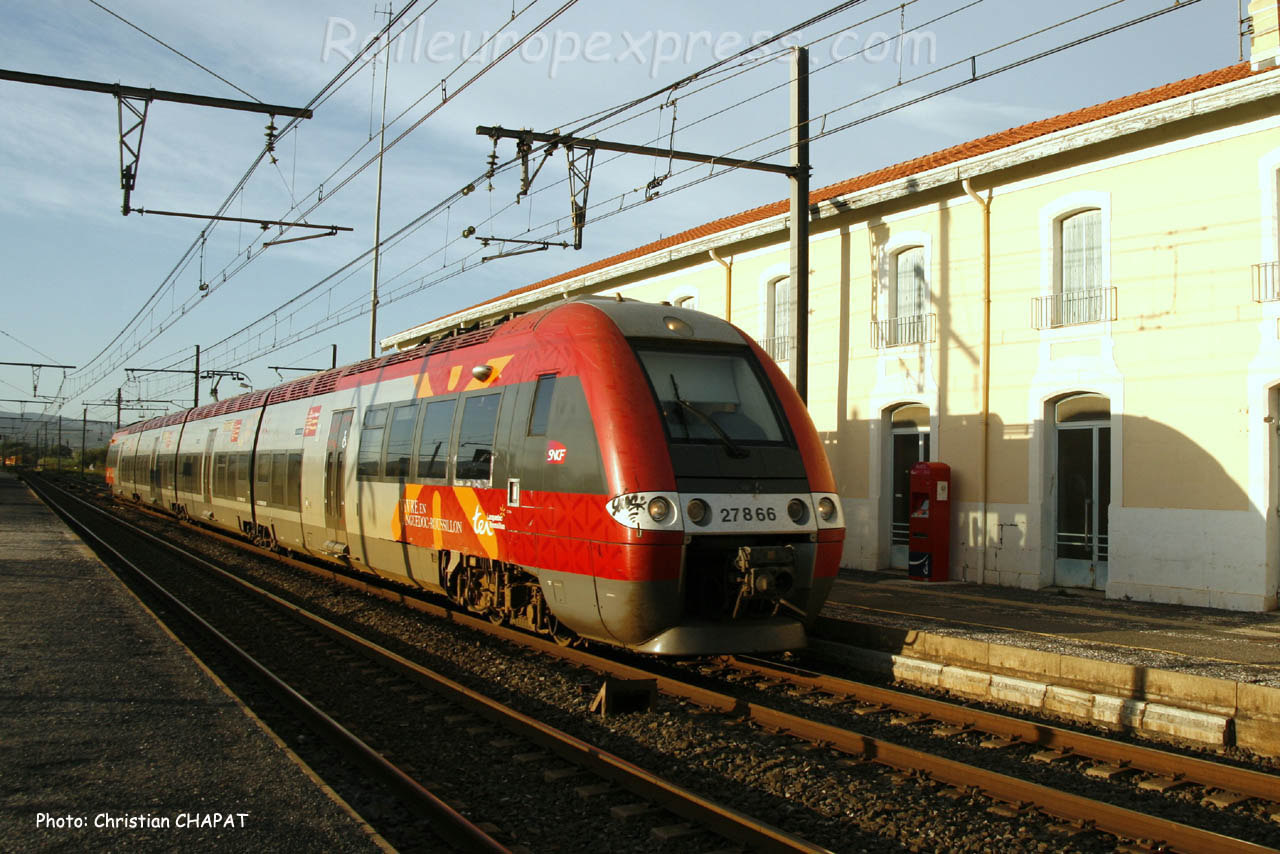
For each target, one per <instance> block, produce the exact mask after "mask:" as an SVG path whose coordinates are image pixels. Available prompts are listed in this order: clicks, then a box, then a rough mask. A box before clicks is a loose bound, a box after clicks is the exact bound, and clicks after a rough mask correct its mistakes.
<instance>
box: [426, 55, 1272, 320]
mask: <svg viewBox="0 0 1280 854" xmlns="http://www.w3.org/2000/svg"><path fill="white" fill-rule="evenodd" d="M1269 70H1274V69H1269ZM1264 73H1266V72H1265V71H1258V72H1255V71H1251V70H1250V69H1249V63H1247V62H1244V63H1240V64H1238V65H1231V66H1228V67H1226V68H1220V69H1218V70H1216V71H1210V72H1207V73H1205V74H1199V75H1197V76H1195V77H1188V78H1187V79H1186V80H1179V81H1177V82H1175V83H1168V84H1165V85H1163V86H1157V87H1155V88H1153V89H1147V90H1145V91H1143V92H1138V93H1135V94H1133V95H1126V96H1125V97H1123V98H1116V99H1114V100H1111V101H1106V102H1104V103H1101V104H1096V105H1094V106H1092V107H1085V108H1084V109H1080V110H1075V111H1073V112H1070V113H1063V114H1061V115H1058V116H1052V117H1050V118H1047V119H1040V120H1039V121H1034V122H1030V123H1028V124H1025V125H1019V126H1018V127H1014V128H1010V129H1008V130H1004V131H1000V132H999V133H993V134H990V135H989V136H984V137H981V138H979V139H974V140H970V141H969V142H964V143H961V144H959V145H953V146H951V147H950V148H944V149H942V150H941V151H935V152H934V153H932V154H926V155H924V156H923V157H917V158H914V159H912V160H906V161H903V162H902V163H898V164H895V165H893V166H886V167H884V168H882V169H877V170H875V171H872V172H867V173H865V174H863V175H858V176H857V177H854V178H848V179H846V180H844V181H840V182H839V183H836V184H830V185H828V186H826V187H820V188H818V189H816V190H814V191H812V192H811V193H810V194H809V203H810V204H811V205H813V204H818V203H820V202H825V201H829V200H831V199H834V198H837V197H839V196H843V195H845V194H847V193H852V192H856V191H858V190H865V189H867V188H869V187H874V186H877V185H879V184H887V183H889V182H890V181H897V180H900V179H902V178H906V177H908V176H911V175H916V174H919V173H921V172H927V171H929V170H931V169H936V168H938V167H939V166H946V165H948V164H951V163H957V162H959V161H961V160H967V159H969V158H971V157H977V156H980V155H983V154H989V153H991V152H993V151H997V150H999V149H1002V148H1009V147H1010V146H1013V145H1017V144H1018V143H1021V142H1026V141H1027V140H1030V139H1035V138H1037V137H1041V136H1046V135H1048V134H1051V133H1056V132H1057V131H1061V130H1066V129H1068V128H1073V127H1078V126H1079V125H1083V124H1088V123H1089V122H1093V121H1097V120H1099V119H1105V118H1108V117H1110V116H1114V115H1117V114H1119V113H1124V112H1128V111H1129V110H1136V109H1138V108H1140V107H1147V106H1150V105H1152V104H1158V103H1160V102H1162V101H1169V100H1172V99H1174V98H1178V97H1180V96H1182V95H1189V94H1191V93H1193V92H1199V91H1202V90H1204V89H1212V88H1213V87H1215V86H1222V85H1225V84H1227V83H1234V82H1235V81H1237V80H1243V79H1244V78H1246V77H1251V76H1253V75H1255V74H1264ZM789 205H790V201H789V200H787V199H783V200H781V201H777V202H772V203H770V204H767V205H762V206H760V207H758V208H752V209H750V210H746V211H742V212H741V213H736V214H732V215H730V216H726V217H721V218H720V219H717V220H712V221H711V222H708V223H704V224H702V225H698V226H694V227H693V228H690V229H687V230H685V231H681V232H679V233H677V234H672V235H670V236H669V237H664V238H662V239H660V240H655V241H653V242H652V243H646V244H645V245H643V246H637V247H636V248H634V249H629V250H627V251H626V252H621V253H619V254H617V255H613V256H610V257H608V258H602V259H600V260H599V261H593V262H592V263H590V264H586V265H584V266H581V267H578V268H576V269H573V270H569V271H568V272H566V273H560V274H558V275H556V276H552V277H551V278H548V279H543V280H542V281H540V282H534V283H533V284H531V285H526V286H524V287H522V288H516V289H515V290H511V291H507V292H506V293H504V294H501V295H499V296H496V297H493V298H492V299H488V300H485V301H483V302H480V303H476V305H474V306H471V307H470V308H479V307H481V306H485V305H488V304H489V303H493V302H498V301H500V300H505V299H509V298H511V297H514V296H519V295H520V294H524V293H529V292H530V291H536V290H538V289H539V288H544V287H546V286H548V285H554V284H556V283H557V282H563V281H566V280H568V279H572V278H576V277H578V276H582V275H585V274H587V273H593V272H595V271H597V270H603V269H606V268H608V267H612V266H614V265H616V264H621V263H624V262H626V261H631V260H633V259H636V258H641V257H643V256H645V255H648V254H650V253H652V252H658V251H660V250H662V249H668V248H670V247H673V246H678V245H680V244H681V243H686V242H688V241H690V240H696V239H698V238H701V237H707V236H709V235H712V234H717V233H719V232H722V231H729V230H731V229H734V228H738V227H740V226H744V225H748V224H750V223H753V222H759V221H761V220H766V219H769V218H770V217H774V216H778V215H780V214H784V213H786V212H787V209H788V207H789ZM468 310H470V309H460V311H468ZM457 313H458V312H452V314H457ZM446 316H448V315H446Z"/></svg>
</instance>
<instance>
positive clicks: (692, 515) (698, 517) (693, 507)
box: [685, 498, 711, 525]
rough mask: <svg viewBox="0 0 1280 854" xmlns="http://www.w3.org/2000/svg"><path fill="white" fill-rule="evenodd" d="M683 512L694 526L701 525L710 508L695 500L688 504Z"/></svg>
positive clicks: (698, 499)
mask: <svg viewBox="0 0 1280 854" xmlns="http://www.w3.org/2000/svg"><path fill="white" fill-rule="evenodd" d="M685 512H686V513H688V514H689V521H690V522H692V523H693V524H695V525H702V524H704V523H705V522H706V521H707V514H708V513H710V512H711V508H710V507H708V506H707V502H705V501H703V500H702V499H701V498H695V499H693V500H692V501H690V502H689V506H688V507H686V508H685Z"/></svg>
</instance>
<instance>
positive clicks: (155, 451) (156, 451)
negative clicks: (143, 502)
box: [149, 436, 164, 504]
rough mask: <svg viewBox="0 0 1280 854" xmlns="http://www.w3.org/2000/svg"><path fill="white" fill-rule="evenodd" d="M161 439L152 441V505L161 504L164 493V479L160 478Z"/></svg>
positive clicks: (156, 438)
mask: <svg viewBox="0 0 1280 854" xmlns="http://www.w3.org/2000/svg"><path fill="white" fill-rule="evenodd" d="M159 456H160V437H159V436H156V437H155V438H154V439H152V440H151V477H150V479H149V480H150V485H151V503H152V504H158V503H160V499H161V496H162V494H163V491H164V479H163V478H162V477H161V476H160V463H159Z"/></svg>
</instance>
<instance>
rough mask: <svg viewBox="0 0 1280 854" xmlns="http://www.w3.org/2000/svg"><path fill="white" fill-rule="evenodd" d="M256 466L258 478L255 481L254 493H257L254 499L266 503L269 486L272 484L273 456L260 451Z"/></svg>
mask: <svg viewBox="0 0 1280 854" xmlns="http://www.w3.org/2000/svg"><path fill="white" fill-rule="evenodd" d="M254 465H255V466H256V471H257V476H256V477H254V479H253V480H254V487H253V491H254V492H255V493H257V494H256V495H255V496H254V497H255V498H257V500H259V501H266V500H267V491H268V484H270V483H271V455H270V454H264V453H262V452H261V451H259V452H258V459H257V461H256V462H255V464H254Z"/></svg>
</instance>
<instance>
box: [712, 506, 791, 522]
mask: <svg viewBox="0 0 1280 854" xmlns="http://www.w3.org/2000/svg"><path fill="white" fill-rule="evenodd" d="M720 521H721V522H776V521H778V511H777V510H775V509H774V508H772V507H721V508H720Z"/></svg>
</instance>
